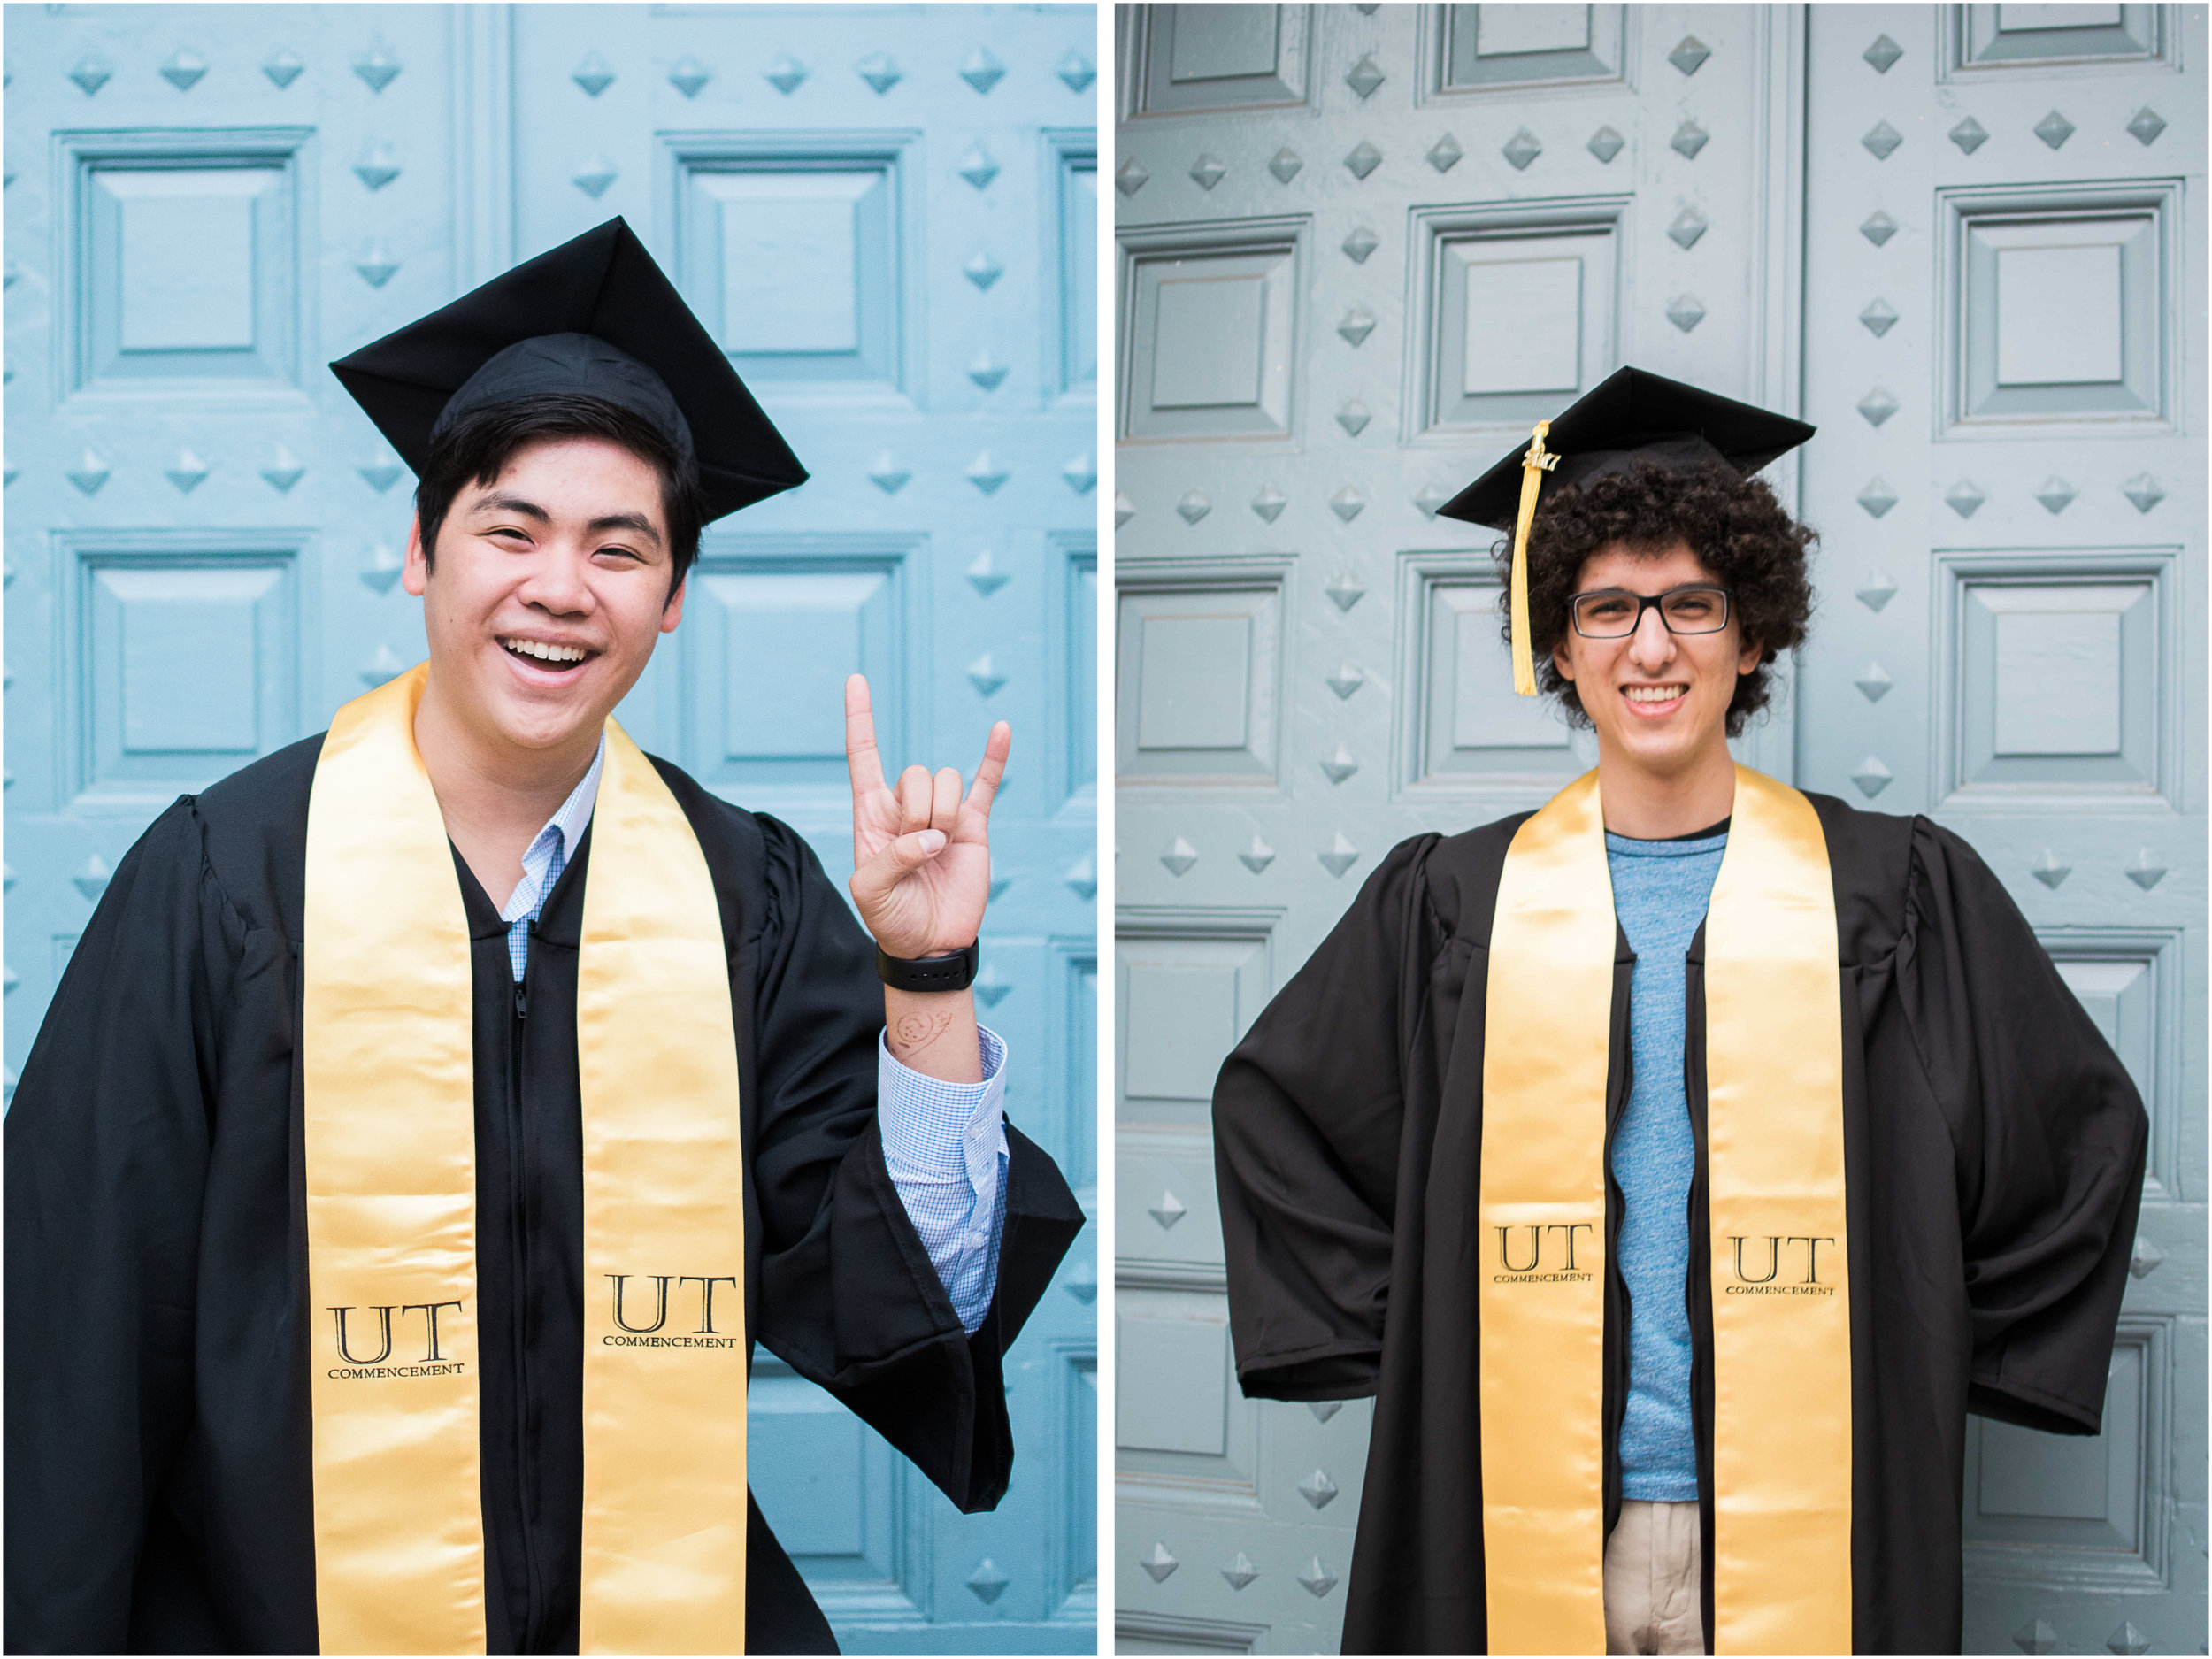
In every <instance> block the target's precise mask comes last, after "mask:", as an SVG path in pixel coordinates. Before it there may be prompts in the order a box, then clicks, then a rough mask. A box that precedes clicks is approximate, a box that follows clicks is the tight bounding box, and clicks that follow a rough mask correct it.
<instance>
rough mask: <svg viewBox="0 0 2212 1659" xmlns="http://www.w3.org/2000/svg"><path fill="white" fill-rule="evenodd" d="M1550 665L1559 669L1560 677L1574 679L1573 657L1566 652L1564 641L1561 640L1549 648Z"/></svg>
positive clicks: (1565, 642)
mask: <svg viewBox="0 0 2212 1659" xmlns="http://www.w3.org/2000/svg"><path fill="white" fill-rule="evenodd" d="M1551 665H1552V666H1553V667H1554V668H1556V669H1557V670H1558V671H1559V677H1560V679H1562V680H1573V679H1574V677H1575V668H1574V658H1573V657H1571V656H1569V655H1568V654H1567V641H1564V640H1562V641H1559V643H1558V644H1556V645H1555V646H1553V647H1552V648H1551Z"/></svg>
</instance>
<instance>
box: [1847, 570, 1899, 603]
mask: <svg viewBox="0 0 2212 1659" xmlns="http://www.w3.org/2000/svg"><path fill="white" fill-rule="evenodd" d="M1852 593H1853V595H1854V596H1855V598H1856V599H1857V600H1858V602H1859V603H1861V604H1863V605H1864V606H1865V607H1866V608H1867V609H1868V610H1869V611H1879V610H1880V609H1881V608H1882V607H1883V606H1884V605H1886V604H1887V603H1889V602H1890V601H1891V600H1893V599H1894V598H1896V597H1897V579H1896V578H1895V577H1893V576H1892V575H1891V574H1890V573H1889V572H1887V571H1886V570H1884V569H1883V568H1882V567H1881V566H1880V565H1876V566H1875V567H1874V568H1873V569H1872V570H1870V571H1869V572H1867V573H1866V580H1864V581H1863V582H1861V583H1860V584H1859V585H1858V586H1857V587H1856V588H1854V589H1853V590H1852Z"/></svg>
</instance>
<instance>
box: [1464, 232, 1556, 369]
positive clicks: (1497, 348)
mask: <svg viewBox="0 0 2212 1659" xmlns="http://www.w3.org/2000/svg"><path fill="white" fill-rule="evenodd" d="M1467 263H1468V268H1467V270H1466V272H1465V273H1464V282H1465V288H1466V319H1467V320H1466V337H1465V340H1464V342H1463V345H1462V346H1461V352H1462V357H1461V363H1460V380H1459V389H1460V392H1461V394H1462V396H1466V397H1478V398H1479V397H1495V396H1513V395H1514V394H1515V393H1519V392H1572V391H1575V390H1578V388H1580V387H1581V385H1582V261H1581V260H1580V259H1579V258H1568V259H1497V260H1482V261H1477V260H1473V259H1470V260H1468V262H1467Z"/></svg>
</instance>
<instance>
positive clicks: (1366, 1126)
mask: <svg viewBox="0 0 2212 1659" xmlns="http://www.w3.org/2000/svg"><path fill="white" fill-rule="evenodd" d="M1811 800H1812V803H1813V805H1814V807H1815V808H1816V810H1817V811H1818V813H1819V815H1820V820H1821V824H1822V826H1823V828H1824V830H1825V832H1826V833H1827V839H1828V851H1829V860H1830V864H1831V868H1832V872H1833V878H1834V886H1835V896H1836V920H1837V937H1838V947H1839V956H1840V960H1841V964H1842V1002H1843V1087H1844V1106H1843V1112H1844V1157H1845V1171H1846V1181H1847V1201H1846V1202H1847V1216H1848V1226H1849V1239H1850V1244H1849V1249H1850V1267H1851V1372H1852V1374H1851V1399H1852V1412H1853V1439H1852V1506H1853V1507H1852V1559H1851V1563H1850V1567H1851V1573H1852V1603H1853V1646H1854V1649H1855V1651H1856V1652H1859V1653H1956V1652H1957V1651H1958V1650H1959V1642H1960V1553H1959V1550H1960V1538H1959V1505H1960V1497H1961V1486H1962V1479H1963V1475H1964V1444H1965V1440H1964V1437H1965V1417H1966V1414H1967V1413H1968V1412H1969V1411H1974V1412H1978V1413H1979V1414H1981V1415H1983V1416H1985V1417H1998V1418H2001V1419H2003V1420H2005V1421H2007V1422H2011V1423H2018V1424H2024V1425H2029V1426H2031V1427H2033V1428H2038V1429H2044V1430H2048V1431H2050V1432H2055V1433H2062V1434H2093V1433H2095V1432H2097V1427H2098V1422H2099V1417H2100V1416H2101V1411H2102V1409H2103V1402H2104V1393H2105V1373H2106V1370H2107V1367H2108V1363H2109V1361H2110V1356H2111V1350H2112V1337H2113V1328H2114V1325H2115V1324H2116V1320H2117V1318H2118V1314H2119V1306H2120V1294H2121V1292H2122V1290H2123V1289H2124V1286H2125V1285H2126V1282H2127V1260H2128V1255H2129V1252H2130V1250H2131V1248H2132V1243H2133V1239H2134V1233H2135V1215H2136V1206H2137V1202H2138V1199H2139V1196H2140V1194H2141V1190H2142V1179H2143V1156H2144V1148H2145V1145H2146V1141H2147V1133H2148V1122H2147V1118H2146V1117H2145V1114H2144V1111H2143V1107H2142V1103H2141V1102H2140V1101H2139V1098H2138V1097H2137V1094H2136V1091H2135V1089H2134V1087H2133V1086H2132V1085H2131V1083H2130V1082H2129V1080H2128V1077H2127V1074H2126V1072H2125V1071H2124V1070H2123V1069H2122V1067H2121V1064H2120V1062H2119V1060H2118V1059H2117V1058H2116V1056H2114V1054H2113V1053H2112V1050H2111V1049H2110V1048H2109V1047H2108V1046H2107V1044H2106V1043H2105V1041H2103V1039H2102V1037H2101V1035H2100V1034H2099V1033H2098V1032H2097V1029H2096V1027H2095V1025H2093V1023H2092V1022H2091V1020H2090V1018H2089V1017H2088V1015H2087V1014H2086V1013H2085V1011H2084V1010H2082V1008H2081V1006H2080V1004H2079V1003H2078V1002H2077V1001H2076V1000H2075V999H2074V997H2073V995H2071V993H2070V992H2069V991H2068V989H2067V988H2066V986H2065V984H2064V982H2063V981H2062V980H2061V979H2060V978H2059V977H2058V973H2057V972H2056V970H2055V969H2054V968H2053V967H2052V966H2051V964H2050V961H2049V958H2048V957H2047V956H2046V955H2045V954H2044V952H2043V950H2042V949H2041V948H2040V947H2039V945H2038V944H2037V942H2036V940H2035V937H2034V934H2033V933H2032V931H2031V930H2030V928H2029V926H2028V924H2027V922H2026V921H2025V919H2024V918H2023V917H2022V916H2021V914H2020V912H2019V910H2017V909H2016V907H2015V906H2014V904H2013V902H2012V901H2011V899H2010V898H2009V897H2008V895H2007V894H2006V893H2005V891H2004V889H2003V887H2001V886H2000V885H1999V883H1998V881H1997V879H1996V877H1995V876H1993V874H1991V873H1990V872H1989V870H1988V868H1987V867H1986V866H1985V865H1984V864H1982V862H1981V860H1980V859H1979V858H1978V857H1977V856H1975V855H1974V853H1973V851H1972V849H1970V848H1969V847H1968V846H1967V845H1966V843H1965V842H1964V841H1961V840H1960V839H1959V838H1958V837H1957V836H1956V835H1954V834H1952V833H1950V832H1948V831H1947V830H1944V829H1941V828H1939V827H1938V826H1935V825H1933V824H1932V823H1930V822H1929V821H1928V820H1927V819H1925V818H1893V817H1889V816H1886V815H1883V814H1878V813H1871V812H1861V811H1857V810H1854V809H1852V808H1851V807H1849V806H1847V805H1846V804H1845V803H1842V802H1840V801H1838V800H1835V799H1833V798H1832V797H1830V796H1826V795H1813V796H1812V797H1811ZM1527 816H1528V815H1527V814H1522V815H1520V816H1518V817H1514V818H1505V819H1502V820H1501V821H1499V822H1497V823H1495V824H1490V825H1486V826H1483V827H1482V828H1480V829H1476V830H1471V831H1468V832H1467V833H1463V834H1460V835H1454V836H1449V837H1443V836H1438V835H1433V834H1431V835H1421V836H1417V837H1415V838H1414V839H1413V840H1411V841H1406V842H1404V843H1402V845H1400V846H1399V847H1397V848H1396V849H1394V850H1393V851H1392V852H1391V854H1390V855H1389V856H1388V857H1387V858H1386V859H1385V860H1384V861H1383V863H1382V864H1381V865H1380V867H1379V868H1378V869H1377V870H1376V872H1374V874H1373V875H1372V876H1371V877H1370V878H1369V879H1368V881H1367V882H1366V884H1365V886H1364V887H1363V888H1362V890H1361V892H1360V895H1359V896H1358V897H1357V898H1356V900H1355V901H1354V902H1353V903H1352V906H1351V908H1350V909H1349V910H1348V911H1347V912H1346V913H1345V915H1344V917H1343V918H1342V920H1341V921H1340V922H1339V923H1338V924H1337V926H1336V928H1335V930H1334V931H1333V933H1330V935H1329V936H1328V938H1327V940H1326V941H1324V943H1323V944H1322V946H1321V948H1320V949H1318V950H1317V951H1316V952H1315V953H1314V956H1313V957H1312V959H1311V960H1310V961H1309V962H1308V963H1307V964H1306V965H1305V966H1304V968H1302V970H1301V971H1300V972H1298V974H1297V975H1296V976H1295V977H1294V978H1293V979H1291V980H1290V982H1289V983H1288V984H1287V985H1286V986H1285V987H1283V989H1282V992H1281V993H1280V994H1279V995H1278V996H1277V997H1276V998H1275V1000H1274V1002H1272V1003H1271V1004H1270V1005H1269V1007H1268V1008H1267V1010H1265V1011H1264V1012H1263V1013H1262V1014H1261V1016H1260V1018H1258V1019H1257V1020H1256V1022H1255V1023H1254V1024H1253V1025H1252V1027H1251V1030H1250V1031H1249V1032H1248V1034H1247V1035H1246V1037H1245V1039H1244V1041H1242V1042H1241V1043H1240V1044H1239V1045H1238V1046H1237V1048H1236V1049H1235V1050H1234V1052H1233V1053H1232V1054H1231V1055H1230V1056H1229V1058H1228V1060H1227V1062H1226V1063H1225V1064H1224V1065H1223V1067H1222V1071H1221V1077H1220V1080H1219V1082H1218V1084H1217V1087H1216V1090H1215V1094H1214V1138H1215V1167H1216V1171H1217V1178H1218V1181H1219V1186H1220V1193H1221V1225H1222V1233H1223V1235H1224V1242H1225V1247H1226V1250H1227V1262H1228V1281H1229V1312H1230V1324H1231V1329H1232V1333H1233V1339H1234V1341H1235V1347H1236V1356H1237V1375H1238V1378H1239V1379H1240V1382H1241V1383H1242V1384H1243V1386H1244V1391H1245V1393H1246V1394H1249V1395H1254V1396H1259V1397H1265V1398H1270V1399H1279V1400H1334V1399H1350V1398H1355V1397H1360V1396H1365V1395H1370V1394H1371V1395H1374V1396H1375V1397H1376V1404H1375V1417H1374V1431H1373V1436H1372V1439H1371V1442H1370V1446H1369V1451H1368V1460H1367V1476H1366V1487H1365V1492H1364V1494H1363V1498H1362V1501H1361V1505H1360V1516H1359V1532H1358V1537H1357V1540H1356V1544H1355V1546H1354V1549H1353V1555H1352V1567H1351V1572H1350V1576H1349V1580H1348V1584H1347V1586H1346V1598H1347V1601H1346V1607H1345V1621H1344V1651H1345V1652H1346V1653H1483V1652H1486V1651H1487V1646H1486V1636H1487V1630H1486V1605H1485V1590H1484V1581H1483V1537H1482V1491H1481V1462H1482V1459H1481V1428H1480V1422H1479V1411H1478V1408H1477V1403H1476V1402H1477V1401H1478V1399H1479V1393H1478V1389H1477V1378H1476V1371H1477V1366H1476V1356H1477V1353H1478V1347H1477V1325H1476V1305H1477V1304H1476V1297H1475V1286H1474V1283H1473V1280H1472V1277H1471V1263H1474V1262H1476V1261H1478V1260H1479V1259H1480V1256H1479V1250H1478V1248H1477V1244H1478V1240H1477V1237H1476V1216H1475V1202H1474V1200H1475V1194H1476V1192H1477V1191H1478V1190H1479V1176H1480V1153H1481V1144H1482V1141H1481V1135H1482V1045H1483V1041H1484V1036H1485V1033H1484V1030H1483V1020H1484V1011H1485V1010H1484V999H1485V990H1486V976H1487V973H1488V967H1489V964H1488V950H1487V941H1488V940H1489V937H1490V926H1491V920H1492V917H1493V915H1494V910H1495V907H1496V902H1497V890H1498V881H1499V876H1500V872H1501V871H1502V868H1503V864H1504V860H1505V854H1506V849H1507V847H1508V845H1509V843H1510V841H1511V840H1512V837H1513V833H1514V831H1515V830H1517V828H1518V827H1519V826H1520V825H1521V824H1522V822H1523V821H1524V820H1525V818H1526V817H1527ZM1633 962H1634V957H1633V956H1632V954H1631V953H1630V951H1629V949H1628V944H1627V941H1626V940H1625V938H1619V939H1618V941H1617V947H1616V957H1615V965H1614V971H1613V1007H1612V1030H1611V1042H1610V1054H1611V1064H1610V1067H1609V1083H1608V1088H1607V1102H1606V1115H1607V1125H1608V1132H1609V1134H1610V1130H1611V1127H1612V1125H1615V1124H1617V1122H1618V1121H1619V1118H1620V1113H1621V1110H1622V1109H1623V1107H1624V1105H1625V1103H1626V1102H1627V1098H1628V1091H1629V1038H1628V1030H1629V1027H1628V995H1629V977H1630V972H1631V968H1632V964H1633ZM1688 1000H1689V1009H1688V1032H1687V1037H1688V1045H1687V1055H1686V1068H1685V1069H1686V1083H1687V1086H1688V1094H1689V1102H1690V1115H1691V1119H1692V1125H1693V1127H1694V1130H1695V1132H1696V1140H1697V1165H1696V1170H1695V1174H1694V1180H1693V1186H1692V1188H1691V1194H1690V1239H1691V1260H1690V1263H1689V1270H1688V1276H1687V1282H1686V1287H1685V1294H1686V1298H1687V1302H1688V1308H1689V1313H1690V1323H1691V1330H1692V1338H1693V1355H1694V1359H1693V1375H1692V1384H1691V1386H1692V1394H1693V1402H1692V1403H1693V1418H1694V1431H1695V1438H1696V1445H1697V1455H1698V1466H1699V1473H1700V1484H1701V1488H1702V1490H1703V1491H1704V1492H1705V1494H1707V1496H1706V1500H1705V1502H1704V1503H1703V1505H1702V1508H1703V1510H1704V1523H1705V1543H1706V1549H1705V1592H1704V1600H1705V1628H1706V1630H1707V1631H1708V1632H1710V1631H1711V1630H1712V1629H1713V1601H1712V1597H1713V1580H1712V1563H1713V1553H1712V1548H1711V1545H1712V1526H1713V1515H1712V1504H1711V1499H1710V1494H1711V1491H1712V1425H1713V1400H1712V1365H1711V1356H1712V1310H1711V1306H1710V1296H1709V1290H1708V1284H1709V1278H1708V1275H1709V1263H1708V1261H1707V1255H1706V1247H1705V1243H1704V1240H1706V1237H1707V1231H1708V1223H1707V1210H1706V1189H1705V1162H1704V1159H1705V1133H1704V1130H1705V1125H1704V1110H1705V1052H1704V1041H1703V1037H1704V930H1703V928H1702V927H1700V929H1699V932H1698V934H1697V937H1696V939H1695V941H1694V942H1693V944H1692V946H1691V949H1690V952H1689V962H1688ZM1607 1163H1608V1171H1607V1227H1608V1231H1609V1235H1610V1236H1611V1237H1613V1238H1615V1239H1617V1237H1618V1233H1619V1228H1620V1217H1621V1194H1620V1189H1619V1187H1618V1186H1617V1184H1616V1183H1615V1182H1614V1181H1613V1179H1612V1176H1611V1169H1610V1164H1611V1160H1610V1157H1608V1160H1607ZM1613 1257H1614V1252H1613V1251H1611V1250H1608V1252H1607V1269H1608V1274H1607V1286H1606V1298H1605V1342H1604V1355H1605V1359H1604V1363H1605V1368H1606V1374H1605V1387H1604V1410H1605V1429H1606V1434H1605V1446H1606V1470H1605V1511H1606V1513H1605V1525H1606V1527H1607V1530H1608V1531H1610V1529H1611V1527H1612V1525H1613V1523H1614V1522H1615V1520H1616V1519H1617V1518H1618V1516H1619V1512H1620V1509H1619V1506H1620V1467H1619V1458H1618V1434H1619V1429H1620V1421H1621V1413H1622V1411H1623V1409H1624V1405H1625V1402H1626V1398H1627V1393H1628V1321H1629V1317H1630V1313H1631V1310H1630V1308H1629V1306H1628V1298H1627V1294H1626V1291H1625V1288H1624V1286H1623V1285H1622V1283H1621V1279H1620V1276H1619V1273H1618V1271H1617V1266H1616V1265H1615V1262H1614V1259H1613ZM1839 1564H1840V1563H1839Z"/></svg>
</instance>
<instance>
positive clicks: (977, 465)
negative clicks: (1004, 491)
mask: <svg viewBox="0 0 2212 1659" xmlns="http://www.w3.org/2000/svg"><path fill="white" fill-rule="evenodd" d="M966 476H967V480H968V482H970V483H971V484H972V485H974V486H975V487H976V488H978V489H979V490H981V491H982V492H983V493H984V494H985V495H997V494H998V490H999V486H1000V485H1002V484H1003V483H1004V482H1006V480H1008V479H1009V478H1011V477H1012V476H1013V474H1012V473H1011V472H1009V471H1008V470H1007V468H1006V465H1005V464H1004V463H1003V462H1001V461H996V460H994V459H992V457H991V452H990V451H989V450H988V449H981V450H979V451H977V453H976V457H975V459H974V460H972V461H971V462H969V463H968V470H967V474H966Z"/></svg>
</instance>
